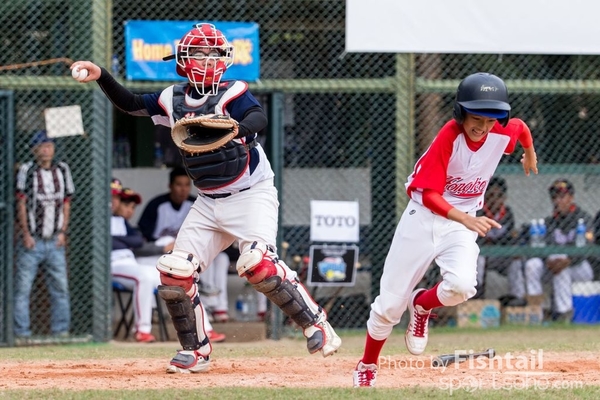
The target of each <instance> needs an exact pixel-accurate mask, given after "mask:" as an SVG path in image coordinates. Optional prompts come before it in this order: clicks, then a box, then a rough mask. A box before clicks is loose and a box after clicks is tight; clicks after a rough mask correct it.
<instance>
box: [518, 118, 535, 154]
mask: <svg viewBox="0 0 600 400" xmlns="http://www.w3.org/2000/svg"><path fill="white" fill-rule="evenodd" d="M521 122H523V132H521V135H520V136H519V143H521V146H523V148H524V149H527V148H529V147H531V146H533V137H531V131H530V130H529V127H528V126H527V124H526V123H525V122H524V121H521Z"/></svg>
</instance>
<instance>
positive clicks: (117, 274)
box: [110, 179, 160, 343]
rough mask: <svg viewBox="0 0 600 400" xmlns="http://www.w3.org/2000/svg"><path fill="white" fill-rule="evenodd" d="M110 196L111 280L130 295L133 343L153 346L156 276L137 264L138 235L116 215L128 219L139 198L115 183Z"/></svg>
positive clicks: (156, 272) (115, 181) (154, 272)
mask: <svg viewBox="0 0 600 400" xmlns="http://www.w3.org/2000/svg"><path fill="white" fill-rule="evenodd" d="M125 192H126V194H124V193H125ZM111 194H112V201H111V211H112V217H111V222H110V232H111V236H112V251H111V257H110V258H111V263H110V270H111V274H112V279H113V280H114V281H116V282H119V283H120V284H122V285H123V286H125V287H126V288H128V289H130V290H131V291H132V292H133V297H134V301H133V314H134V325H135V340H136V341H138V342H141V343H150V342H154V341H155V340H156V338H155V337H154V335H152V333H151V332H152V310H153V309H154V308H155V307H156V300H155V296H154V290H155V289H156V287H157V286H158V285H159V284H160V276H159V272H158V271H157V270H156V267H155V266H154V265H143V264H139V263H138V262H137V260H136V259H135V255H134V254H133V251H132V249H134V248H136V247H141V246H142V243H143V238H142V235H141V234H140V233H139V232H137V231H136V230H135V229H133V228H132V227H131V225H130V224H129V223H128V222H127V220H126V219H125V217H124V216H123V215H122V214H120V213H123V214H125V215H131V214H132V213H133V211H132V210H133V209H135V204H136V203H137V204H139V203H140V202H141V198H140V196H139V195H137V194H135V193H134V192H133V191H132V190H131V189H125V190H123V188H122V185H121V182H120V181H119V180H118V179H113V180H112V182H111ZM121 196H124V197H121ZM130 211H131V213H130Z"/></svg>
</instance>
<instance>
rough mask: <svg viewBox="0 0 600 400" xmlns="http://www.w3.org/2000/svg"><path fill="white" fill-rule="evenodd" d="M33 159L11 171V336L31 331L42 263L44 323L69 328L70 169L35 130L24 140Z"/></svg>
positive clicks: (56, 330)
mask: <svg viewBox="0 0 600 400" xmlns="http://www.w3.org/2000/svg"><path fill="white" fill-rule="evenodd" d="M30 146H31V150H32V152H33V155H34V157H35V160H34V161H30V162H27V163H24V164H23V165H21V167H20V168H19V172H18V174H17V188H16V195H17V218H18V226H19V228H20V237H19V240H18V241H17V256H16V269H15V271H16V272H15V304H14V321H15V336H16V337H17V340H19V341H21V342H25V343H26V342H27V340H29V338H30V337H31V327H30V318H29V299H30V295H31V289H32V286H33V282H34V280H35V277H36V274H37V271H38V267H39V265H40V264H41V263H42V262H44V265H45V266H46V270H45V274H44V277H45V280H46V284H47V286H48V292H49V294H50V300H51V308H52V309H51V321H50V329H51V332H52V334H53V335H56V336H59V337H66V336H67V335H68V334H69V328H70V323H71V310H70V304H69V284H68V279H67V262H66V257H65V244H66V242H67V229H68V227H69V214H70V210H71V197H72V196H73V193H74V191H75V188H74V185H73V178H72V177H71V170H70V169H69V166H68V165H67V164H66V163H64V162H56V161H54V151H55V144H54V139H52V138H49V137H48V136H47V134H46V132H45V131H39V132H37V133H36V134H35V135H34V136H33V137H32V139H31V142H30Z"/></svg>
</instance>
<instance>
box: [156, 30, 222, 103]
mask: <svg viewBox="0 0 600 400" xmlns="http://www.w3.org/2000/svg"><path fill="white" fill-rule="evenodd" d="M173 58H175V61H176V63H177V74H178V75H180V76H183V77H186V78H188V80H189V81H190V83H191V84H192V85H194V87H195V88H196V90H197V91H198V92H199V93H200V94H202V95H209V96H210V95H215V94H216V93H217V87H218V86H219V82H221V78H222V77H223V74H224V73H225V71H226V70H227V68H229V67H230V66H231V65H232V64H233V46H232V45H230V44H229V42H228V41H227V38H226V37H225V35H223V33H222V32H221V31H220V30H218V29H217V28H215V26H214V25H212V24H196V25H194V28H193V29H192V30H191V31H189V32H188V33H186V34H185V35H184V36H183V38H181V40H180V41H179V44H178V45H177V52H176V54H175V55H172V56H167V57H164V58H163V60H172V59H173Z"/></svg>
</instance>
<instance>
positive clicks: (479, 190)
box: [405, 118, 525, 212]
mask: <svg viewBox="0 0 600 400" xmlns="http://www.w3.org/2000/svg"><path fill="white" fill-rule="evenodd" d="M524 126H525V123H524V122H523V121H522V120H520V119H518V118H513V119H511V120H510V121H509V123H508V124H507V126H506V127H502V125H500V124H499V123H496V124H495V125H494V127H493V128H492V129H491V130H490V132H489V133H488V134H487V135H486V137H485V138H484V139H483V140H482V141H480V142H473V141H471V140H469V139H468V137H467V135H466V134H465V133H464V130H463V127H462V125H460V124H457V123H456V121H454V120H451V121H449V122H448V123H446V125H444V126H443V127H442V129H441V130H440V132H439V133H438V135H437V136H436V137H435V139H434V140H433V142H432V143H431V145H430V146H429V148H428V149H427V151H425V153H424V154H423V155H422V156H421V158H419V160H418V161H417V163H416V164H415V168H414V170H413V173H412V174H411V175H410V176H409V177H408V181H407V182H406V184H405V186H406V192H407V194H408V196H409V197H410V198H411V199H412V200H414V201H416V202H417V203H419V204H421V205H424V204H423V196H422V195H423V191H424V190H425V189H431V190H434V191H436V192H438V193H440V194H441V195H442V197H443V198H444V200H446V201H447V202H448V203H449V204H450V205H451V206H452V207H455V208H456V209H458V210H460V211H463V212H474V211H477V210H479V209H481V208H482V207H483V197H484V193H485V190H486V188H487V186H488V183H489V181H490V178H491V177H492V176H493V175H494V172H495V171H496V168H497V167H498V163H499V162H500V158H501V157H502V156H503V155H504V154H510V153H512V152H513V151H514V150H515V147H516V143H517V140H518V139H519V138H520V137H521V135H522V134H523V132H524Z"/></svg>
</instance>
